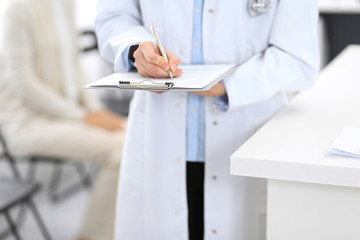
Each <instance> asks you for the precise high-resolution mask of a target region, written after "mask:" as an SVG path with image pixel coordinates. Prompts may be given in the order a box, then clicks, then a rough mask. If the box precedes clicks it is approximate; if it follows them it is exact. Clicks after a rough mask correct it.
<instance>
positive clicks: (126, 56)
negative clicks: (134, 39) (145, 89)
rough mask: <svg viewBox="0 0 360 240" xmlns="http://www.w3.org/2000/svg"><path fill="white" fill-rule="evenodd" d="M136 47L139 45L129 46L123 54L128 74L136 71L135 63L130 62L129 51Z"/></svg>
mask: <svg viewBox="0 0 360 240" xmlns="http://www.w3.org/2000/svg"><path fill="white" fill-rule="evenodd" d="M134 45H137V44H133V45H130V46H128V47H127V48H126V49H125V51H123V53H122V59H123V61H124V63H125V68H126V71H127V72H129V71H131V70H134V69H136V68H135V65H134V63H133V62H132V61H130V59H129V51H130V48H131V47H132V46H134Z"/></svg>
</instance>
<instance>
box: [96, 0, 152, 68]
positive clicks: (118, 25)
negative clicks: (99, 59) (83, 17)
mask: <svg viewBox="0 0 360 240" xmlns="http://www.w3.org/2000/svg"><path fill="white" fill-rule="evenodd" d="M95 31H96V34H97V37H98V42H99V49H100V53H101V55H102V56H103V57H104V58H105V59H107V60H108V61H110V62H113V63H114V68H115V71H116V72H120V71H128V70H129V69H131V66H129V62H128V61H127V59H124V57H123V56H124V54H126V53H127V52H128V49H129V46H132V45H136V44H139V43H140V42H143V41H153V38H152V36H151V34H150V33H149V32H148V31H147V30H146V29H145V28H144V27H143V23H142V20H141V12H140V7H139V2H138V0H123V1H118V0H100V1H99V2H98V6H97V16H96V20H95Z"/></svg>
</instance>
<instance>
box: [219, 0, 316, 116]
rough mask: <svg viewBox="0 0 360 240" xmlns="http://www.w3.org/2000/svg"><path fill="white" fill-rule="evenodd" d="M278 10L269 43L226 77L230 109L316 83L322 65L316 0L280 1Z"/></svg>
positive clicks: (305, 87)
mask: <svg viewBox="0 0 360 240" xmlns="http://www.w3.org/2000/svg"><path fill="white" fill-rule="evenodd" d="M276 11H277V13H276V16H275V19H274V22H273V26H272V30H271V32H270V36H269V47H268V48H267V49H266V50H265V51H264V52H261V53H258V54H256V55H254V56H252V57H251V58H250V59H249V60H248V61H246V62H245V63H244V64H242V65H241V66H240V67H239V69H238V70H237V71H235V73H234V74H232V75H231V76H229V77H228V78H226V79H225V80H224V82H225V86H226V90H227V94H228V99H229V109H228V111H232V110H236V109H239V108H242V107H246V106H249V105H253V104H256V103H260V102H263V101H265V100H267V99H269V98H271V97H272V96H274V95H275V94H277V93H279V92H296V91H300V90H304V89H307V88H310V87H311V86H312V85H313V82H314V79H315V77H316V75H317V72H318V68H319V50H318V33H317V20H318V8H317V1H314V0H291V1H286V0H285V1H279V5H278V8H277V10H276Z"/></svg>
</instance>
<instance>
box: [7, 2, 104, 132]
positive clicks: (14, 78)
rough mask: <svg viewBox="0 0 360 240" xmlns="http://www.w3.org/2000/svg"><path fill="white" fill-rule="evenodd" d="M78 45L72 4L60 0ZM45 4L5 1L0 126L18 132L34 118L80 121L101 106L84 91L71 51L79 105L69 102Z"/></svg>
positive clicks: (57, 44) (83, 80)
mask: <svg viewBox="0 0 360 240" xmlns="http://www.w3.org/2000/svg"><path fill="white" fill-rule="evenodd" d="M63 1H64V4H66V5H65V6H66V7H65V8H66V12H67V16H68V17H69V19H70V21H69V22H70V23H71V26H69V27H71V29H72V30H73V31H72V32H73V36H72V38H73V39H72V41H73V43H74V44H75V45H76V44H77V43H76V31H75V27H74V25H75V24H74V22H75V20H74V14H73V3H72V2H73V1H71V0H63ZM50 7H51V6H50V5H49V2H48V0H9V1H7V4H6V8H5V11H4V15H3V19H1V20H0V31H1V34H0V36H1V41H0V44H1V45H0V54H1V58H0V59H1V63H0V64H1V66H0V70H1V72H0V126H1V127H2V128H3V129H5V130H6V129H13V130H15V129H17V128H19V127H21V126H22V125H23V124H26V123H28V122H29V121H33V120H34V118H39V117H40V118H41V117H45V118H56V119H57V120H61V119H64V120H80V119H82V118H83V117H84V114H85V112H86V111H91V110H96V109H99V108H100V107H101V105H100V104H99V102H98V101H97V100H96V99H95V98H94V96H92V95H90V94H92V93H89V92H88V91H85V90H82V88H81V87H82V86H83V85H84V83H85V77H84V74H83V72H82V71H81V69H80V66H79V63H78V52H73V53H72V54H73V61H74V62H73V63H72V64H74V66H76V67H75V71H74V74H75V75H76V76H75V77H74V79H78V80H79V81H78V91H79V94H78V95H79V99H80V100H79V102H78V103H76V102H75V103H74V102H73V101H71V100H70V99H68V98H67V96H66V94H65V89H64V83H63V81H64V79H63V75H64V73H63V72H62V69H63V68H62V67H59V66H61V58H60V52H59V51H61V49H60V47H59V43H58V39H57V35H56V32H55V26H54V21H53V18H52V17H53V16H52V15H51V9H50Z"/></svg>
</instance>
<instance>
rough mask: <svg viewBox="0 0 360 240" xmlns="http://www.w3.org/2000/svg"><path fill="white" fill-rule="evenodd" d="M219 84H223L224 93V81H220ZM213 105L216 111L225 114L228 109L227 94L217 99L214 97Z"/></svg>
mask: <svg viewBox="0 0 360 240" xmlns="http://www.w3.org/2000/svg"><path fill="white" fill-rule="evenodd" d="M221 83H222V84H223V86H224V88H225V91H226V87H225V83H224V81H223V80H221ZM226 92H227V91H226ZM214 103H215V104H216V108H217V109H219V110H220V111H223V112H226V111H227V110H228V109H229V98H228V95H227V93H225V94H224V95H222V96H219V97H214Z"/></svg>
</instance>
